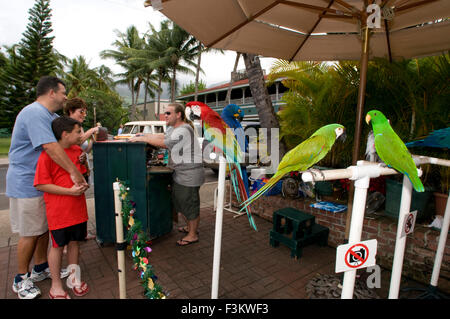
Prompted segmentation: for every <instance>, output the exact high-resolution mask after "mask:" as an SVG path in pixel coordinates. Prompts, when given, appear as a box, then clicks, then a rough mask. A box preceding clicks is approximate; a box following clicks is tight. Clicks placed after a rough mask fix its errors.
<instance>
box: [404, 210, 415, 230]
mask: <svg viewBox="0 0 450 319" xmlns="http://www.w3.org/2000/svg"><path fill="white" fill-rule="evenodd" d="M413 222H414V215H413V214H409V215H408V218H407V219H406V223H405V233H406V234H409V233H410V232H411V229H412V227H413Z"/></svg>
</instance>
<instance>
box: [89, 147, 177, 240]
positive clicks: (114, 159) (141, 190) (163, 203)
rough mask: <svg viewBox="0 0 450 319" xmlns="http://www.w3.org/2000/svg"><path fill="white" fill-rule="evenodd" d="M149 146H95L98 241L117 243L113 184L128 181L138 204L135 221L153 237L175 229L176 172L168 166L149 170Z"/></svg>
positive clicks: (132, 195) (133, 199) (132, 198)
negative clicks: (173, 191) (173, 184)
mask: <svg viewBox="0 0 450 319" xmlns="http://www.w3.org/2000/svg"><path fill="white" fill-rule="evenodd" d="M148 147H149V146H148V145H147V144H146V143H139V142H138V143H127V142H97V143H94V146H93V157H94V196H95V219H96V230H97V240H98V241H99V242H101V243H105V242H115V241H116V227H115V215H114V213H115V211H114V192H113V186H112V184H113V183H114V182H115V181H116V179H119V180H121V181H127V182H128V184H129V187H130V192H129V194H130V198H131V200H132V201H133V202H135V203H136V212H135V215H134V216H135V219H137V220H139V221H140V222H141V224H142V227H143V230H144V231H146V232H147V234H148V235H149V237H150V238H156V237H159V236H161V235H164V234H166V233H168V232H170V231H171V230H172V200H171V193H170V185H171V181H172V172H171V170H170V169H168V168H166V167H159V168H158V169H156V167H147V156H146V155H147V151H148Z"/></svg>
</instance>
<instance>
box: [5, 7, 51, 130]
mask: <svg viewBox="0 0 450 319" xmlns="http://www.w3.org/2000/svg"><path fill="white" fill-rule="evenodd" d="M28 12H29V14H30V16H29V23H28V26H27V28H26V30H25V32H24V33H23V38H22V40H21V41H20V43H19V44H18V45H15V46H13V47H11V48H8V54H9V60H7V61H6V62H5V61H4V60H3V61H2V64H3V67H2V69H1V71H0V118H1V120H0V127H6V128H9V129H11V128H12V127H13V126H14V120H15V118H16V116H17V113H18V112H19V111H20V110H21V109H22V108H23V107H24V106H26V105H27V104H30V103H31V102H33V101H34V100H35V98H36V92H35V87H36V84H37V82H38V81H39V78H40V77H41V76H44V75H55V73H56V70H57V55H56V54H55V53H54V51H53V46H52V42H53V39H54V37H53V36H50V35H49V34H50V33H51V32H52V31H53V30H52V24H51V21H50V18H51V8H50V4H49V0H37V1H36V3H35V5H34V6H33V8H31V9H30V10H29V11H28Z"/></svg>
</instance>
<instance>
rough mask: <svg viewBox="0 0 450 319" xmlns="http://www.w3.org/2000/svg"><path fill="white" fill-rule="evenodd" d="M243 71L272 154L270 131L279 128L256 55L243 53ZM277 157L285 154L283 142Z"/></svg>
mask: <svg viewBox="0 0 450 319" xmlns="http://www.w3.org/2000/svg"><path fill="white" fill-rule="evenodd" d="M243 57H244V62H245V69H246V70H247V76H248V81H249V82H248V83H249V86H250V91H251V92H252V96H253V100H254V102H255V106H256V109H257V110H258V116H259V120H260V122H261V127H264V128H267V136H266V138H267V140H266V141H267V146H268V151H269V153H270V154H272V150H271V148H270V144H271V143H270V141H271V136H272V134H271V129H272V128H279V127H280V125H279V123H278V119H277V116H276V115H275V111H274V109H273V106H272V100H271V99H270V96H269V92H268V91H267V87H266V85H265V81H264V74H263V72H262V68H261V63H260V61H259V58H258V56H257V55H254V54H248V53H244V54H243ZM279 145H280V147H279V157H280V159H281V158H282V157H283V156H284V154H285V153H286V146H285V145H284V141H283V140H281V141H280V144H279Z"/></svg>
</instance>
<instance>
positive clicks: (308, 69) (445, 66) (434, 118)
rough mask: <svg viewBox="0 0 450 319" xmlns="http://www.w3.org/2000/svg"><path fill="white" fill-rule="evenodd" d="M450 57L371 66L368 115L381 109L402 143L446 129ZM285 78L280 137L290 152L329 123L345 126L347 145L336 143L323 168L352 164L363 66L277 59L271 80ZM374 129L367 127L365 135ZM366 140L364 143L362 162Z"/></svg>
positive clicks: (364, 130)
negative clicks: (287, 90) (360, 70)
mask: <svg viewBox="0 0 450 319" xmlns="http://www.w3.org/2000/svg"><path fill="white" fill-rule="evenodd" d="M449 61H450V60H449V55H448V54H446V55H442V56H438V57H429V58H424V59H413V60H402V61H394V62H392V63H390V62H388V61H386V60H383V59H375V60H373V61H370V62H369V67H368V77H367V86H366V102H365V112H367V111H369V110H371V109H378V110H380V111H382V112H383V113H384V114H385V115H386V116H387V117H388V118H389V120H390V123H391V125H392V126H393V128H394V130H395V131H396V132H397V134H398V135H399V136H400V138H402V140H403V141H404V142H408V141H409V140H411V139H413V138H415V137H419V136H424V135H427V134H428V133H430V132H431V131H432V130H434V129H440V128H444V127H447V126H448V123H449V122H450V120H449V108H448V105H447V104H448V101H449V100H450V89H449V86H448V83H449V82H450V63H449ZM278 78H283V84H284V85H285V86H286V87H288V88H289V89H290V90H289V92H287V93H285V94H284V96H283V100H284V101H285V102H286V106H284V107H283V109H282V111H280V112H279V116H280V123H281V134H282V136H283V137H284V138H285V139H286V141H287V144H288V148H292V147H294V146H295V145H297V144H298V143H299V142H301V141H302V140H304V139H306V138H307V137H308V136H309V135H310V134H311V133H312V132H313V131H315V130H316V129H317V128H319V127H321V126H323V125H326V124H329V123H333V122H335V123H341V124H343V125H344V126H345V127H346V130H347V135H348V139H347V142H346V143H345V145H343V146H341V145H337V146H336V147H335V148H334V149H333V150H332V152H330V155H329V156H327V157H326V158H325V159H324V160H323V162H322V163H321V164H322V165H326V166H338V167H343V166H347V165H350V164H351V148H352V145H353V132H354V130H355V115H354V114H355V110H356V102H357V92H358V87H359V68H358V63H357V62H355V61H343V62H339V63H333V64H329V63H314V62H292V63H288V62H287V61H281V60H280V61H278V62H277V63H276V64H275V65H274V67H273V68H272V71H271V73H270V74H269V79H270V80H274V79H278ZM369 130H370V127H369V126H364V127H363V133H362V136H367V133H368V132H369ZM365 144H366V139H364V138H363V139H361V145H360V150H361V151H360V154H359V155H360V156H359V158H363V153H364V150H365Z"/></svg>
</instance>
